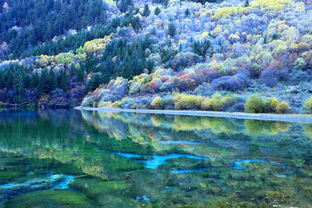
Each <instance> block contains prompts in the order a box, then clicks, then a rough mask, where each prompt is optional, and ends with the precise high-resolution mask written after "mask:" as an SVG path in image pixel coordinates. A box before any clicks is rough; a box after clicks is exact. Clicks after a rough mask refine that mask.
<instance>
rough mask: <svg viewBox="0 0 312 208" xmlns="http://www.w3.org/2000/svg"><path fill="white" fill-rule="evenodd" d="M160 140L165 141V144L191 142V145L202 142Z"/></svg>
mask: <svg viewBox="0 0 312 208" xmlns="http://www.w3.org/2000/svg"><path fill="white" fill-rule="evenodd" d="M159 142H160V143H164V144H189V145H199V144H201V143H200V142H191V141H184V140H180V141H159Z"/></svg>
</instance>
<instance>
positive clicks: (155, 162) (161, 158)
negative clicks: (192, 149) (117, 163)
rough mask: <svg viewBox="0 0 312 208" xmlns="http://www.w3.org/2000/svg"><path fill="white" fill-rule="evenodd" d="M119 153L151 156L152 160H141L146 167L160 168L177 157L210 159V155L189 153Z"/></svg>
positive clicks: (130, 155) (126, 156)
mask: <svg viewBox="0 0 312 208" xmlns="http://www.w3.org/2000/svg"><path fill="white" fill-rule="evenodd" d="M116 154H117V155H120V156H123V157H125V158H128V159H131V158H140V157H151V158H152V159H151V160H143V161H140V162H143V163H145V167H146V168H149V169H158V167H159V166H161V165H164V164H166V163H167V160H169V159H176V158H189V159H195V160H210V159H209V158H208V157H200V156H196V155H189V154H170V155H138V154H132V153H120V152H118V153H116Z"/></svg>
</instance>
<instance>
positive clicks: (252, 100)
mask: <svg viewBox="0 0 312 208" xmlns="http://www.w3.org/2000/svg"><path fill="white" fill-rule="evenodd" d="M245 112H247V113H263V112H264V102H263V100H262V98H261V97H258V96H251V97H249V98H248V100H247V102H246V104H245Z"/></svg>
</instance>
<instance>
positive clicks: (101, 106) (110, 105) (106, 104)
mask: <svg viewBox="0 0 312 208" xmlns="http://www.w3.org/2000/svg"><path fill="white" fill-rule="evenodd" d="M97 107H98V108H105V107H112V102H110V101H108V102H105V101H100V102H99V104H98V106H97Z"/></svg>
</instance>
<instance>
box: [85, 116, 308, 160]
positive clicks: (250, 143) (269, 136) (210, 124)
mask: <svg viewBox="0 0 312 208" xmlns="http://www.w3.org/2000/svg"><path fill="white" fill-rule="evenodd" d="M82 113H83V118H84V119H85V120H87V121H88V123H90V124H92V125H93V126H94V127H95V128H96V129H98V130H100V131H102V132H106V133H108V135H110V136H111V137H113V138H116V139H119V140H122V139H126V138H130V139H131V140H132V141H134V142H136V143H138V144H140V145H142V147H145V148H147V147H150V146H151V147H152V148H153V149H154V150H156V151H160V152H168V151H169V152H187V153H190V154H196V155H199V156H208V157H212V158H223V159H225V160H227V159H228V158H233V157H244V155H249V154H253V155H255V156H256V155H258V156H263V155H266V156H268V157H275V156H277V157H278V156H280V155H285V156H287V157H289V156H290V157H297V155H296V154H299V152H300V151H303V150H305V151H308V149H307V148H306V147H305V145H306V144H305V143H303V142H304V141H305V140H304V139H303V138H301V140H302V142H296V144H295V145H293V143H294V141H293V138H294V137H297V135H301V131H302V126H300V125H299V124H293V126H291V124H288V123H283V122H268V121H265V122H264V121H255V120H246V121H244V120H235V119H221V118H206V117H191V116H172V115H146V114H135V113H104V112H100V113H98V112H84V111H83V112H82ZM175 141H176V142H175ZM179 141H180V142H181V143H179ZM184 141H185V142H189V144H186V143H185V142H184ZM277 141H278V142H277ZM183 142H184V143H183ZM192 142H195V143H199V144H198V145H192ZM291 144H292V145H291ZM309 145H311V144H309ZM289 149H292V151H291V152H289V151H288V150H289ZM280 150H282V152H280Z"/></svg>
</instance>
